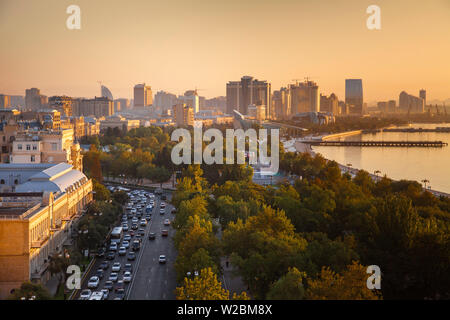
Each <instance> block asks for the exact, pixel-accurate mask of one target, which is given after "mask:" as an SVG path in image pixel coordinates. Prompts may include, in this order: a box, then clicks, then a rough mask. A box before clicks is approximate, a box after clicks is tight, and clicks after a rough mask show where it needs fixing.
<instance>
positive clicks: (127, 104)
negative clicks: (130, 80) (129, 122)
mask: <svg viewBox="0 0 450 320" xmlns="http://www.w3.org/2000/svg"><path fill="white" fill-rule="evenodd" d="M116 102H117V103H118V104H120V110H121V111H123V110H126V109H129V108H130V100H128V99H125V98H119V99H116V100H114V103H116ZM115 108H116V106H114V109H115Z"/></svg>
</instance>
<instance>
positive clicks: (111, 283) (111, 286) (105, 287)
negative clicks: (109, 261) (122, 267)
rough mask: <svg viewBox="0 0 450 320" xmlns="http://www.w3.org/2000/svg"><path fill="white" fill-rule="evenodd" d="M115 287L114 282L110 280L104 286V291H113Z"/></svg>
mask: <svg viewBox="0 0 450 320" xmlns="http://www.w3.org/2000/svg"><path fill="white" fill-rule="evenodd" d="M113 286H114V284H113V282H112V281H111V280H108V281H106V282H105V285H104V286H103V288H104V289H103V290H105V289H106V290H108V291H109V290H111V289H112V288H113Z"/></svg>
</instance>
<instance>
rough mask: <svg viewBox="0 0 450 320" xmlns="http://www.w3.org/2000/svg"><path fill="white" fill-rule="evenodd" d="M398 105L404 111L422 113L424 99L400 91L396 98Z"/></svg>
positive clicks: (423, 110)
mask: <svg viewBox="0 0 450 320" xmlns="http://www.w3.org/2000/svg"><path fill="white" fill-rule="evenodd" d="M398 107H399V109H400V111H402V112H405V113H424V112H425V100H424V99H423V98H420V97H416V96H413V95H411V94H408V93H406V92H405V91H402V92H401V93H400V95H399V98H398Z"/></svg>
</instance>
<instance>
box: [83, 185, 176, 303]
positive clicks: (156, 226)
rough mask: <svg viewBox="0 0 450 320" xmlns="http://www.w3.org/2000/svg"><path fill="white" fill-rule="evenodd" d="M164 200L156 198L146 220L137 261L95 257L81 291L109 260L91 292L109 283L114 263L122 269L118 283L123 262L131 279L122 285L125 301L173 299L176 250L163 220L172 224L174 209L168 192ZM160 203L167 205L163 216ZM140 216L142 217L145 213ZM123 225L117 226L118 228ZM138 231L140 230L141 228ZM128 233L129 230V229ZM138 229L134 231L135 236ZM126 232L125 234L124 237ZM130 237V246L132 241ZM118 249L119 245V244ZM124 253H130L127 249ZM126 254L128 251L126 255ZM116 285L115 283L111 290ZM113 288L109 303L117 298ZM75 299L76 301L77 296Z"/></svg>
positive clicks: (170, 230) (171, 234)
mask: <svg viewBox="0 0 450 320" xmlns="http://www.w3.org/2000/svg"><path fill="white" fill-rule="evenodd" d="M164 195H165V196H166V197H167V199H166V200H161V196H158V195H155V198H154V202H155V203H154V208H153V210H152V215H151V219H150V221H148V223H147V226H146V227H142V228H145V235H144V236H143V237H142V244H141V248H140V250H139V251H137V252H136V260H134V261H128V260H127V255H125V256H119V255H118V254H116V256H115V258H114V260H106V258H96V261H95V264H94V265H93V266H92V268H91V269H90V271H89V274H88V275H87V276H86V277H85V281H84V282H83V283H82V285H81V290H80V291H79V293H80V292H81V291H82V290H83V289H87V282H88V280H89V278H90V277H91V276H94V275H95V274H96V271H97V269H99V268H100V264H101V263H102V262H103V261H105V260H106V261H108V262H109V264H110V266H109V268H108V269H107V270H105V272H104V276H103V278H102V279H101V280H100V284H99V286H98V288H97V289H91V290H92V291H99V290H101V289H103V288H104V285H105V282H106V281H108V278H109V275H110V273H111V272H112V271H111V267H112V265H113V263H114V262H120V263H121V270H120V272H118V274H119V277H118V278H119V280H121V279H122V277H123V274H124V266H125V264H126V263H130V264H132V268H133V270H132V280H131V282H130V283H126V284H125V299H128V300H161V299H162V300H167V299H175V288H176V274H175V269H174V262H175V259H176V250H175V247H174V245H173V241H172V237H173V235H174V233H175V231H174V230H173V228H172V227H171V226H165V225H164V220H166V219H169V220H170V221H172V220H173V219H174V215H173V214H172V213H171V211H172V209H173V206H171V205H170V203H169V201H170V198H171V193H164ZM161 202H165V203H166V208H165V213H164V214H163V215H162V214H160V208H161ZM124 212H125V211H124ZM143 217H145V210H144V214H143ZM121 224H122V222H121V223H120V225H121ZM128 225H129V226H130V227H131V219H129V220H128ZM140 228H141V227H140ZM130 230H131V228H130ZM162 230H168V232H169V235H168V236H166V237H163V236H162V235H161V231H162ZM136 231H137V230H135V233H136ZM150 232H153V233H155V234H156V238H155V239H154V240H149V238H148V235H149V233H150ZM127 233H128V232H125V231H124V235H125V234H127ZM134 238H135V237H133V238H132V239H131V241H130V243H131V242H132V241H133V240H134ZM119 247H120V245H119ZM127 251H131V248H129V249H128V250H127ZM127 253H128V252H127ZM160 255H165V256H166V259H167V262H166V263H165V264H161V263H159V256H160ZM116 283H117V282H115V283H114V287H115V285H116ZM114 287H113V289H112V290H110V293H109V297H108V300H112V299H114V298H115V297H116V293H115V291H114ZM79 293H78V294H77V296H75V298H78V295H79Z"/></svg>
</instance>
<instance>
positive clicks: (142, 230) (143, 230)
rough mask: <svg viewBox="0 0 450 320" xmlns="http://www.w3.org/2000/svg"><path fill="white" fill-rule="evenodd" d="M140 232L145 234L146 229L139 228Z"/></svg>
mask: <svg viewBox="0 0 450 320" xmlns="http://www.w3.org/2000/svg"><path fill="white" fill-rule="evenodd" d="M138 233H139V234H140V235H141V236H143V235H144V234H145V229H142V228H139V230H138Z"/></svg>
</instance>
